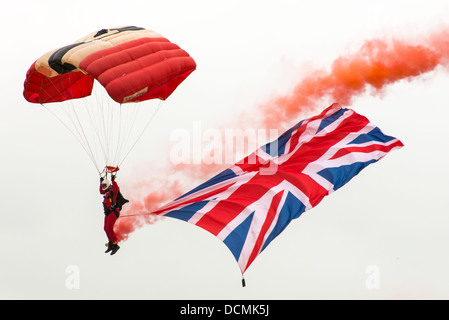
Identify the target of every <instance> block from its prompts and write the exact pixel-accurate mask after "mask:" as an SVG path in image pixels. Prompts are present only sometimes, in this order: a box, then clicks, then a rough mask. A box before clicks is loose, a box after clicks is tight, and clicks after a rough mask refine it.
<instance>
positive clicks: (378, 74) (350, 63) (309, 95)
mask: <svg viewBox="0 0 449 320" xmlns="http://www.w3.org/2000/svg"><path fill="white" fill-rule="evenodd" d="M428 39H429V40H426V41H423V42H421V43H419V44H413V43H408V42H407V41H403V40H397V39H392V40H381V39H374V40H369V41H366V42H365V43H363V45H362V46H361V48H360V50H359V51H358V52H356V53H354V54H351V55H348V56H342V57H339V58H337V59H336V60H335V61H334V62H333V63H332V65H331V67H330V70H329V71H327V70H316V71H314V72H311V73H310V74H309V75H307V76H306V77H304V78H303V79H302V80H300V81H299V82H298V83H297V84H296V86H295V87H294V89H293V91H292V92H291V93H290V94H288V95H286V96H281V97H277V98H275V99H274V100H272V101H270V102H269V103H267V104H266V105H263V106H262V107H261V109H262V114H264V115H265V119H264V124H265V126H267V127H278V126H279V124H280V123H282V122H285V121H287V120H291V119H296V118H297V116H298V114H299V113H301V112H302V111H305V110H310V109H314V108H316V107H318V106H320V105H322V104H323V103H324V100H325V99H327V100H328V101H326V102H327V103H329V102H330V103H332V102H339V103H340V104H342V105H350V104H351V102H352V99H353V98H354V97H356V96H359V95H361V94H364V93H366V92H368V93H373V94H376V93H379V92H381V91H382V89H383V88H384V87H385V86H386V85H388V84H392V83H394V82H397V81H399V80H403V79H412V78H414V77H417V76H419V75H421V74H423V73H426V72H429V71H432V70H434V69H435V68H436V67H437V66H439V65H446V64H447V62H448V61H447V58H448V57H449V52H448V50H449V46H448V43H449V42H448V41H449V37H448V35H447V33H446V32H441V33H438V34H434V35H432V36H430V37H429V38H428Z"/></svg>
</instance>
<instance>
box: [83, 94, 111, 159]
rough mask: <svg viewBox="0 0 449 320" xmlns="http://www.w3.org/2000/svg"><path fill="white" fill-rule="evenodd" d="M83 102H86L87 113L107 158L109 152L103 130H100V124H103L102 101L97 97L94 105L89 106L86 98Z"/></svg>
mask: <svg viewBox="0 0 449 320" xmlns="http://www.w3.org/2000/svg"><path fill="white" fill-rule="evenodd" d="M83 102H84V108H85V110H86V113H87V114H88V116H89V119H90V123H91V126H92V128H93V129H94V131H95V136H96V138H97V140H98V141H99V145H100V148H101V151H102V152H103V157H104V158H106V155H107V152H106V150H105V148H104V142H103V141H104V139H103V135H102V134H101V130H100V129H101V125H100V124H101V119H102V116H101V114H100V113H101V111H102V110H103V109H102V108H101V103H100V101H99V100H98V99H97V101H96V103H93V105H92V106H89V104H88V103H86V102H85V100H83ZM95 110H96V111H95Z"/></svg>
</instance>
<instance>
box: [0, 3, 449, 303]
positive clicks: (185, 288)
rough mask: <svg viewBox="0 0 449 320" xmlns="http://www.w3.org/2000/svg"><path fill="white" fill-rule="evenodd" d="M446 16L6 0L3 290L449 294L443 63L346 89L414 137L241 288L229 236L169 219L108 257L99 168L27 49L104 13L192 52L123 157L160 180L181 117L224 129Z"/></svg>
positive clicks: (290, 6)
mask: <svg viewBox="0 0 449 320" xmlns="http://www.w3.org/2000/svg"><path fill="white" fill-rule="evenodd" d="M56 3H57V5H56ZM448 17H449V2H448V1H446V0H440V1H437V0H426V1H424V0H422V1H417V0H416V1H399V0H393V1H392V0H388V1H383V0H379V1H375V2H373V1H358V0H353V1H349V0H345V1H342V0H341V1H331V0H320V1H299V0H298V1H241V0H239V1H234V0H231V1H220V2H219V1H205V0H202V1H201V0H198V1H181V0H179V1H170V0H169V1H133V0H129V1H126V2H125V1H110V0H109V1H85V0H79V1H77V2H76V5H74V4H73V3H70V4H69V3H67V5H65V4H64V3H63V2H60V1H58V2H57V1H41V0H40V1H34V0H29V1H24V0H16V1H9V2H7V3H4V4H3V5H2V10H1V11H0V25H1V29H2V30H3V33H2V46H1V47H2V50H1V52H0V55H1V61H2V74H3V76H2V77H1V78H0V92H1V96H2V100H1V103H0V112H1V114H0V133H1V138H0V150H1V153H0V154H1V158H0V164H1V166H0V170H1V173H2V174H1V175H0V181H1V183H0V193H1V195H2V196H1V199H2V202H3V205H2V210H1V213H0V298H2V299H16V298H25V299H36V298H44V299H55V298H61V299H81V298H83V299H107V298H117V299H401V298H405V299H408V298H410V299H426V298H430V299H447V298H449V275H448V273H447V270H448V268H449V256H448V255H449V253H448V250H447V244H448V243H449V233H448V232H447V229H448V226H449V216H448V213H449V200H448V199H449V198H448V197H447V194H448V191H449V187H448V183H447V181H448V180H449V170H448V168H447V164H448V163H449V151H448V150H449V149H448V146H449V143H448V140H447V136H448V133H447V130H446V127H447V125H446V122H445V120H446V119H447V118H448V117H449V91H448V84H449V73H448V72H447V71H446V70H444V69H442V68H437V69H436V70H435V71H432V72H430V73H427V74H425V75H423V76H421V77H419V78H416V79H414V80H412V81H400V82H398V83H396V84H393V85H391V86H389V87H388V88H387V89H386V90H385V91H384V92H383V94H382V95H381V96H374V97H373V96H369V95H363V96H361V97H359V98H357V99H355V100H354V103H353V105H352V106H351V107H352V108H353V109H354V110H355V111H357V112H359V113H361V114H363V115H365V116H367V117H368V118H369V119H370V120H371V121H372V122H373V123H375V124H376V125H377V126H379V127H380V128H381V129H382V130H383V131H384V132H385V133H386V134H388V135H393V136H395V137H398V138H399V139H401V140H402V142H403V143H404V144H405V147H404V148H402V149H401V150H399V151H394V152H392V154H390V155H388V156H387V157H386V158H385V159H382V160H381V161H379V162H378V163H376V164H374V165H372V166H370V167H368V168H367V169H365V170H364V171H363V172H362V173H361V174H360V175H359V176H357V177H356V178H354V179H353V180H352V181H351V182H350V183H348V184H347V185H346V186H345V187H344V188H342V189H340V190H338V192H336V193H333V194H332V195H331V196H329V197H327V198H325V199H324V200H323V201H322V203H320V204H319V206H317V207H316V208H314V209H312V210H311V211H308V212H306V213H305V214H303V215H302V216H301V217H300V218H299V219H297V220H295V221H293V222H292V223H291V224H290V225H289V226H288V227H287V228H286V230H285V231H284V232H283V233H282V234H281V235H280V236H279V237H278V238H277V239H276V240H275V241H273V242H272V243H271V244H270V246H268V248H267V249H266V250H265V251H264V252H263V253H262V254H261V255H260V256H259V257H258V258H257V259H256V260H255V262H254V263H253V264H252V265H251V267H250V268H249V269H248V270H247V272H246V274H245V278H246V282H247V287H246V288H242V287H241V283H240V278H241V275H240V271H239V268H238V266H237V263H236V262H235V260H234V258H233V256H232V254H231V252H230V251H229V250H228V249H227V247H226V246H225V245H223V243H221V242H220V241H219V240H218V239H216V238H215V237H213V236H212V235H210V234H209V233H208V232H206V231H204V230H202V229H200V228H197V227H194V226H192V225H190V224H187V223H185V222H182V221H177V220H174V219H169V218H166V219H161V220H159V221H157V222H156V223H154V224H151V225H146V226H144V227H142V228H140V229H139V230H137V231H136V232H134V233H133V234H132V235H131V236H130V238H129V239H128V240H127V241H126V242H123V243H122V245H121V246H122V248H121V250H120V251H119V252H118V253H117V254H116V255H115V256H113V257H111V256H109V255H105V254H104V253H103V251H104V249H105V248H104V243H105V242H106V237H105V234H104V231H103V212H102V207H101V200H102V199H101V196H100V195H99V193H98V174H97V172H96V171H95V168H94V167H93V166H92V164H91V163H90V161H89V159H88V157H87V156H86V154H85V153H84V151H83V150H82V149H81V147H80V146H79V145H78V144H77V142H76V141H75V140H74V139H73V137H72V136H71V135H70V134H69V133H68V132H67V131H66V130H65V128H64V127H63V126H62V125H61V124H60V123H58V121H57V120H55V118H54V117H52V115H51V114H50V113H49V112H48V111H47V110H45V109H44V108H42V107H40V106H39V105H33V104H30V103H28V102H26V101H25V99H24V98H23V96H22V90H23V81H24V79H25V74H26V71H27V70H28V68H29V66H30V65H31V64H32V62H33V61H35V60H36V59H37V58H39V57H40V56H41V55H42V54H44V53H45V52H47V51H49V50H52V49H54V48H58V47H60V46H64V45H67V44H70V43H72V42H73V41H75V40H77V39H78V38H81V37H82V36H84V35H86V34H88V33H90V32H93V31H95V30H99V29H102V28H110V27H117V26H125V25H135V26H140V27H144V28H147V29H152V30H155V31H157V32H159V33H161V34H163V35H164V36H166V37H167V38H168V39H170V40H171V41H173V42H175V43H177V44H179V45H180V46H181V47H182V48H184V49H185V50H186V51H188V52H189V53H190V55H191V56H192V57H193V58H194V59H195V61H196V62H197V65H198V67H197V70H196V71H195V72H194V73H193V74H192V75H191V76H190V77H189V78H188V79H187V80H186V81H185V82H184V83H183V84H182V85H181V86H180V87H179V88H178V89H177V90H176V92H175V93H174V94H173V95H172V96H171V97H170V99H169V100H168V101H167V102H166V103H164V106H163V108H162V109H161V111H160V112H159V113H158V115H157V118H156V119H155V121H154V123H153V124H152V126H151V127H150V128H149V129H148V131H147V132H146V134H145V136H144V137H143V138H142V140H141V141H140V142H139V144H138V145H137V146H136V148H135V149H134V150H133V152H132V155H130V157H129V158H128V159H127V162H126V167H124V168H122V171H121V172H120V181H121V182H122V189H123V190H125V192H127V193H128V194H132V193H133V189H132V188H133V186H134V185H135V184H138V183H139V182H140V181H146V182H148V181H152V180H163V177H161V176H160V174H161V172H164V171H160V170H158V168H164V167H165V166H169V163H167V162H168V161H169V157H168V156H167V155H168V154H169V153H170V148H171V147H172V145H173V141H171V140H170V134H171V133H173V132H174V131H175V130H180V129H181V130H187V131H191V130H192V127H193V126H194V125H195V124H198V123H199V124H200V125H201V127H202V128H203V129H207V128H223V127H226V126H227V125H228V124H232V123H234V122H235V121H236V117H237V115H239V114H240V113H241V111H242V110H245V111H246V112H249V113H251V110H254V112H256V107H257V105H259V104H260V103H263V102H265V101H268V99H269V98H270V97H272V96H273V95H277V94H283V93H286V92H288V90H289V89H290V88H291V87H292V85H294V83H295V82H296V81H298V80H299V79H301V77H303V76H305V75H306V73H307V70H309V69H310V68H311V67H319V68H321V67H324V68H325V67H327V66H329V64H330V63H331V62H332V61H333V60H334V59H336V58H337V57H338V56H340V55H343V54H345V53H347V52H352V51H354V50H357V49H358V48H359V46H360V44H361V43H362V42H363V41H364V40H366V39H371V38H374V37H402V36H407V37H410V36H413V34H419V35H420V36H422V35H423V34H426V32H431V31H433V30H435V29H438V28H443V27H444V26H447V21H446V20H447V18H448ZM325 107H327V106H322V109H324V108H325ZM319 111H320V110H319ZM299 120H301V115H298V119H292V124H294V123H296V122H298V121H299ZM125 168H126V169H125ZM188 183H189V182H187V184H188ZM190 183H191V184H192V185H190V187H195V186H196V183H197V181H194V182H190ZM185 191H188V190H187V189H186V190H185ZM139 192H141V190H140V191H139ZM373 276H376V279H375V280H376V281H377V282H372V280H373ZM73 277H77V279H75V280H79V281H75V282H71V281H72V280H73V279H74V278H73ZM78 285H79V286H78Z"/></svg>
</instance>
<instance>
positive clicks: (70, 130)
mask: <svg viewBox="0 0 449 320" xmlns="http://www.w3.org/2000/svg"><path fill="white" fill-rule="evenodd" d="M41 106H43V107H44V108H45V109H47V110H48V111H49V112H50V113H51V114H52V115H53V116H54V117H55V118H56V119H58V121H59V122H60V123H62V125H63V126H64V127H66V128H67V130H69V132H70V133H71V134H72V135H73V137H74V138H75V140H76V141H77V142H78V143H79V144H80V145H81V147H82V148H83V149H84V151H86V153H87V155H88V156H89V159H90V161H92V163H93V165H94V166H95V168H96V169H97V171H98V173H100V169H99V168H98V165H97V163H96V161H95V158H94V157H93V154H92V152H89V150H88V149H87V148H86V146H85V145H84V144H83V142H82V141H81V139H80V137H79V135H77V134H76V133H75V132H74V131H73V129H72V128H70V127H69V126H68V125H67V124H66V123H65V122H64V121H63V120H62V119H61V117H59V116H58V115H57V114H56V113H55V112H54V111H52V110H51V109H50V108H48V107H47V106H46V105H44V104H42V103H41Z"/></svg>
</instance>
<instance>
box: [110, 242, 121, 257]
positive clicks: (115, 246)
mask: <svg viewBox="0 0 449 320" xmlns="http://www.w3.org/2000/svg"><path fill="white" fill-rule="evenodd" d="M118 249H120V247H119V246H118V244H117V243H114V244H113V245H112V251H111V256H113V255H114V254H115V253H116V252H117V251H118Z"/></svg>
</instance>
